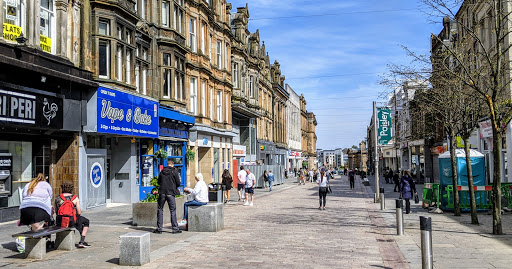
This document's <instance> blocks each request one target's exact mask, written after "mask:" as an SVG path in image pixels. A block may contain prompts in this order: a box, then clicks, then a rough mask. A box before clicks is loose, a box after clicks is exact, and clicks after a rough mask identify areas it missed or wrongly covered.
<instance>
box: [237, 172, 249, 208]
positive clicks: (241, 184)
mask: <svg viewBox="0 0 512 269" xmlns="http://www.w3.org/2000/svg"><path fill="white" fill-rule="evenodd" d="M246 180H247V171H245V170H244V166H243V165H242V166H240V171H238V187H237V189H238V201H241V200H242V199H243V197H244V195H245V181H246Z"/></svg>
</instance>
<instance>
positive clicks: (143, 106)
mask: <svg viewBox="0 0 512 269" xmlns="http://www.w3.org/2000/svg"><path fill="white" fill-rule="evenodd" d="M97 113H98V116H97V117H98V132H101V133H109V134H117V135H128V136H139V137H151V138H158V102H155V101H151V100H148V99H145V98H142V97H138V96H134V95H131V94H128V93H124V92H120V91H116V90H111V89H107V88H103V87H99V88H98V111H97Z"/></svg>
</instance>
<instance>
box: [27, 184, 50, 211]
mask: <svg viewBox="0 0 512 269" xmlns="http://www.w3.org/2000/svg"><path fill="white" fill-rule="evenodd" d="M29 185H30V183H27V184H26V185H25V187H23V200H22V201H21V204H20V207H19V208H20V209H23V208H27V207H37V208H41V209H43V210H44V211H46V213H48V215H50V216H51V215H52V196H53V192H52V187H51V186H50V184H48V182H46V181H40V182H38V183H37V185H36V187H35V188H34V191H33V192H32V193H31V194H30V195H29V194H28V186H29Z"/></svg>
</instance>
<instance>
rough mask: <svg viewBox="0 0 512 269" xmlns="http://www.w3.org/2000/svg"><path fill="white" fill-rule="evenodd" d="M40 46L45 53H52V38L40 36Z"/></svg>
mask: <svg viewBox="0 0 512 269" xmlns="http://www.w3.org/2000/svg"><path fill="white" fill-rule="evenodd" d="M39 46H40V47H41V49H42V50H43V51H46V52H48V53H52V39H51V38H49V37H47V36H44V35H40V42H39Z"/></svg>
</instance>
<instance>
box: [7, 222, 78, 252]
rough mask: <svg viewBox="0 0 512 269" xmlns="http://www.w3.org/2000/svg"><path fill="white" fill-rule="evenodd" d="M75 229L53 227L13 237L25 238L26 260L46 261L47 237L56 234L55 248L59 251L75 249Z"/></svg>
mask: <svg viewBox="0 0 512 269" xmlns="http://www.w3.org/2000/svg"><path fill="white" fill-rule="evenodd" d="M74 233H75V228H72V227H66V228H62V227H60V226H51V227H48V228H45V229H42V230H39V231H28V232H24V233H17V234H13V235H12V237H19V236H23V237H25V258H28V259H44V257H45V256H46V237H47V236H48V235H52V234H56V239H55V247H56V249H58V250H73V249H75V237H74Z"/></svg>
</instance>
